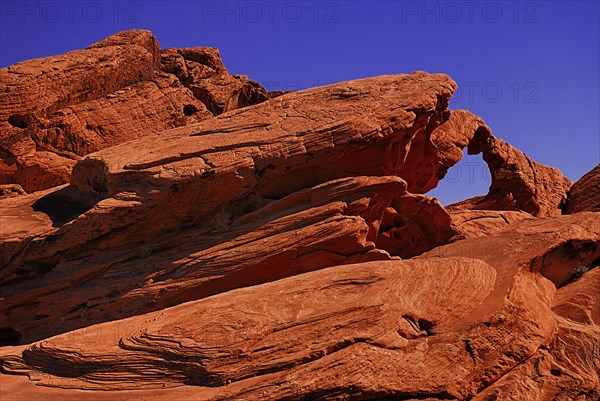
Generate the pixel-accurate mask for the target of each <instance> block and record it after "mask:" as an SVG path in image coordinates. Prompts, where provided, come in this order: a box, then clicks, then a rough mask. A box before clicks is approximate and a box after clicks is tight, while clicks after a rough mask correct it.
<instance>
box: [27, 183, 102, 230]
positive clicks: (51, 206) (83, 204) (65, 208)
mask: <svg viewBox="0 0 600 401" xmlns="http://www.w3.org/2000/svg"><path fill="white" fill-rule="evenodd" d="M97 202H98V199H96V198H93V197H91V196H89V195H84V194H81V193H80V192H79V191H78V190H77V188H75V187H70V186H69V187H65V188H63V189H60V190H58V191H56V192H52V193H50V194H48V195H46V196H44V197H42V198H40V199H38V200H37V201H36V202H35V203H34V204H33V205H31V208H32V209H33V210H34V211H36V212H42V213H46V214H47V215H48V217H50V219H51V220H52V225H53V226H54V227H60V226H62V225H64V224H66V223H68V222H69V221H71V220H73V219H75V218H76V217H77V216H79V215H80V214H83V213H85V212H87V211H88V210H90V209H91V208H92V206H94V205H95V204H96V203H97Z"/></svg>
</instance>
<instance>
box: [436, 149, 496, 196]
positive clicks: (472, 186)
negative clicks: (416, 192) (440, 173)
mask: <svg viewBox="0 0 600 401" xmlns="http://www.w3.org/2000/svg"><path fill="white" fill-rule="evenodd" d="M491 184H492V175H491V173H490V169H489V167H488V165H487V163H486V162H485V161H484V160H483V157H482V155H481V153H480V154H477V155H468V154H467V150H466V148H465V150H464V151H463V158H462V159H461V160H460V161H459V162H458V163H456V164H455V165H454V166H452V167H450V168H449V169H448V171H447V172H446V174H445V176H444V178H443V179H442V180H441V181H440V182H439V183H438V185H437V187H436V188H434V189H432V190H431V191H429V192H428V193H427V196H431V197H435V198H438V199H439V201H440V203H441V204H442V205H444V206H448V205H450V204H453V203H456V202H460V201H463V200H466V199H470V198H473V197H475V196H480V195H486V194H487V193H488V191H489V188H490V185H491Z"/></svg>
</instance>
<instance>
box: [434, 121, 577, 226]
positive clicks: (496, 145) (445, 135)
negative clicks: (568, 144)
mask: <svg viewBox="0 0 600 401" xmlns="http://www.w3.org/2000/svg"><path fill="white" fill-rule="evenodd" d="M432 139H433V143H434V144H435V146H436V148H437V149H438V154H439V156H438V158H439V163H440V165H441V166H442V167H441V168H442V170H441V171H442V172H443V173H442V174H441V175H442V176H443V174H445V171H446V170H447V169H448V168H449V167H451V166H452V165H454V164H455V163H456V162H457V161H458V160H460V159H461V158H462V149H463V148H465V147H467V149H468V153H469V154H470V155H476V154H479V153H481V154H482V155H483V160H484V161H485V162H486V163H487V165H488V167H489V169H490V172H491V176H492V185H491V186H490V189H489V192H488V194H487V195H485V196H480V197H475V198H472V199H468V200H466V201H463V202H460V203H459V204H456V205H453V207H454V208H455V209H456V208H461V209H474V210H514V211H525V212H527V213H530V214H532V215H533V216H558V215H560V214H562V210H563V209H564V207H565V206H566V201H567V192H568V190H569V188H570V187H571V184H572V183H571V181H570V180H569V179H568V178H566V177H565V176H564V175H563V174H562V173H561V172H560V170H558V169H557V168H554V167H549V166H546V165H543V164H540V163H536V162H535V161H533V160H532V159H531V158H529V157H527V156H526V155H525V154H524V153H523V152H521V151H520V150H518V149H515V148H514V147H512V146H511V145H510V144H508V143H506V142H505V141H503V140H501V139H498V138H496V137H495V136H493V135H492V134H491V131H490V129H489V128H488V127H487V126H486V125H485V123H484V122H483V121H482V120H481V118H479V117H477V116H475V115H473V114H471V113H470V112H468V111H466V110H457V111H452V112H451V114H450V118H449V119H448V120H447V121H446V122H445V123H444V124H443V125H441V126H440V127H439V128H437V129H436V130H435V131H434V133H433V135H432Z"/></svg>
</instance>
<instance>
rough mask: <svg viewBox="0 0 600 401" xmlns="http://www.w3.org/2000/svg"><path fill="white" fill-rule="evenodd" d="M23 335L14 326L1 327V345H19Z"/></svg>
mask: <svg viewBox="0 0 600 401" xmlns="http://www.w3.org/2000/svg"><path fill="white" fill-rule="evenodd" d="M21 337H22V335H21V333H19V332H18V331H16V330H15V329H13V328H12V327H0V347H4V346H7V345H19V344H20V341H21Z"/></svg>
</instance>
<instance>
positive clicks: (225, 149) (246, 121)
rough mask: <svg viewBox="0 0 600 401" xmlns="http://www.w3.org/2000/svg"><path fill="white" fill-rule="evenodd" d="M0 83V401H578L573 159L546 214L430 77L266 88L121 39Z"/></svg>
mask: <svg viewBox="0 0 600 401" xmlns="http://www.w3.org/2000/svg"><path fill="white" fill-rule="evenodd" d="M134 56H135V57H137V58H136V60H135V62H132V63H127V62H126V60H127V59H128V58H130V57H134ZM53 66H54V67H53ZM53 68H56V69H53ZM88 70H89V71H88ZM51 71H54V72H51ZM86 71H87V74H92V75H91V76H93V77H94V79H95V81H94V82H92V83H88V82H87V81H86V79H87V78H86V76H87V75H86ZM41 72H45V74H41ZM56 77H59V78H60V79H65V80H67V81H68V82H69V83H70V86H69V87H67V89H65V88H63V89H61V88H59V87H58V86H57V81H56V79H57V78H56ZM0 78H1V80H0V83H1V84H4V83H5V82H6V83H7V88H8V89H9V90H8V91H0V97H1V96H5V98H3V105H4V104H6V105H7V106H6V107H5V109H3V110H2V111H1V113H4V114H0V117H2V118H0V121H1V124H0V146H2V148H1V149H0V150H1V151H2V153H1V156H2V160H3V161H2V163H3V164H0V169H1V171H2V172H3V178H2V183H5V182H6V183H7V184H4V185H0V219H1V220H0V223H1V224H0V287H1V293H0V294H1V297H2V298H0V299H1V302H0V339H1V344H2V346H1V347H0V380H1V381H2V386H1V387H0V396H1V398H2V400H23V399H44V400H61V401H62V400H65V399H81V398H84V399H91V400H114V399H121V398H122V399H128V400H129V399H131V400H173V399H194V400H237V399H247V400H262V399H278V400H299V399H350V400H353V399H356V400H358V399H401V400H417V399H418V400H442V399H444V400H461V401H462V400H478V401H490V400H492V399H494V400H502V399H506V400H508V399H519V400H529V399H532V400H533V399H536V400H540V401H554V400H562V399H565V400H566V399H572V400H575V399H576V400H579V401H581V400H586V401H588V400H596V399H598V398H599V397H600V379H599V378H598V372H599V371H600V365H599V364H598V360H599V358H598V357H597V349H598V347H600V327H599V325H600V308H599V303H598V301H599V293H598V291H597V288H598V286H599V285H600V281H599V280H600V274H598V272H599V269H598V268H597V267H598V265H599V264H600V212H598V211H597V208H595V207H594V204H595V202H596V201H597V191H595V188H596V187H597V184H598V177H597V174H596V172H597V171H596V170H597V168H596V169H595V170H594V171H592V172H590V173H589V174H587V175H586V176H585V177H584V178H582V180H580V181H579V182H578V183H576V184H575V185H574V186H573V187H572V188H571V189H570V192H569V200H568V210H569V211H571V212H573V214H570V215H566V216H560V214H561V211H562V210H563V209H565V204H566V200H567V191H568V190H569V187H570V182H569V181H568V180H567V179H566V178H565V177H564V176H562V174H561V173H560V172H559V171H558V170H556V169H553V168H551V167H548V166H544V165H541V164H538V163H536V162H534V161H532V160H531V159H530V158H528V157H527V156H525V155H524V154H523V153H521V152H520V151H518V150H516V149H514V148H513V147H511V146H510V145H508V144H507V143H505V142H504V141H502V140H500V139H498V138H496V137H494V136H493V135H492V134H491V131H490V129H489V128H488V127H487V126H486V125H485V123H484V122H483V120H481V119H480V118H479V117H477V116H474V115H473V114H471V113H469V112H468V111H465V110H457V111H450V110H448V109H447V105H448V100H449V98H450V96H451V95H452V92H453V91H454V90H455V89H456V85H455V83H454V82H453V81H452V80H451V79H450V78H448V77H447V76H445V75H441V74H434V75H430V74H427V73H423V72H418V73H413V74H409V75H390V76H383V77H374V78H368V79H362V80H356V81H350V82H344V83H340V84H335V85H329V86H326V87H321V88H313V89H309V90H305V91H298V92H292V93H286V94H277V96H275V94H274V95H273V96H270V95H269V94H267V93H266V92H265V91H264V89H262V87H260V85H258V84H256V83H255V82H253V81H250V80H248V79H247V78H245V77H241V76H231V75H229V74H228V73H227V70H226V68H225V67H224V65H223V63H222V61H221V58H220V55H219V52H218V50H216V49H213V48H208V47H198V48H182V49H164V50H162V51H161V50H159V48H158V44H157V42H156V39H154V37H153V36H152V35H151V34H150V33H148V32H146V31H127V32H124V33H121V34H117V35H114V36H111V37H109V38H107V39H105V40H103V41H101V42H99V43H97V44H95V45H93V46H91V47H89V48H88V49H86V50H81V51H76V52H71V53H68V54H67V55H64V56H56V57H53V58H49V59H42V60H32V61H29V62H24V63H19V64H17V65H15V66H12V67H9V68H8V69H5V70H2V71H1V75H0ZM31 82H35V83H36V85H40V86H41V87H42V88H44V89H43V91H44V93H45V92H46V91H47V92H48V96H45V97H43V98H41V99H37V100H36V98H34V97H33V96H34V95H33V94H32V93H31V92H30V89H31V87H30V86H28V85H31ZM69 88H70V89H69ZM69 90H71V92H69ZM19 94H20V95H19ZM21 98H22V99H29V100H28V101H27V102H25V101H24V100H22V99H21ZM19 102H23V104H21V103H19ZM258 103H260V104H258ZM246 106H251V107H246ZM27 108H28V109H27ZM21 109H23V110H25V112H24V113H17V110H21ZM132 113H133V114H132ZM213 115H216V116H213ZM132 117H133V118H132ZM2 124H3V125H2ZM130 140H132V141H130ZM465 148H467V149H468V151H469V153H479V152H481V153H483V158H484V160H485V161H486V162H487V163H488V165H489V167H490V170H491V173H492V185H491V187H490V191H489V193H488V194H487V195H484V196H481V197H477V198H473V199H470V200H466V201H464V202H459V203H457V204H455V205H451V206H449V207H447V208H444V207H442V206H441V205H440V204H439V202H438V201H437V200H435V199H433V198H430V197H428V196H426V195H424V194H425V193H426V192H427V191H429V190H430V189H432V188H434V187H435V186H436V185H437V183H438V182H439V180H440V179H443V177H444V175H445V173H446V171H447V170H448V169H449V168H450V167H452V166H453V165H454V164H455V163H457V162H458V161H459V160H460V159H461V157H462V155H463V149H465ZM90 152H91V153H90ZM88 153H90V154H89V155H88ZM86 155H87V156H86ZM71 168H72V172H71ZM67 179H68V181H69V182H68V183H66V184H65V185H60V186H57V185H59V184H63V183H65V182H66V180H67ZM18 184H21V185H22V186H23V187H24V188H25V190H27V191H28V192H31V191H35V192H33V193H30V194H26V193H25V192H24V191H23V188H21V187H20V186H19V185H18ZM50 186H54V187H53V188H49V187H50ZM561 397H562V398H561Z"/></svg>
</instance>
